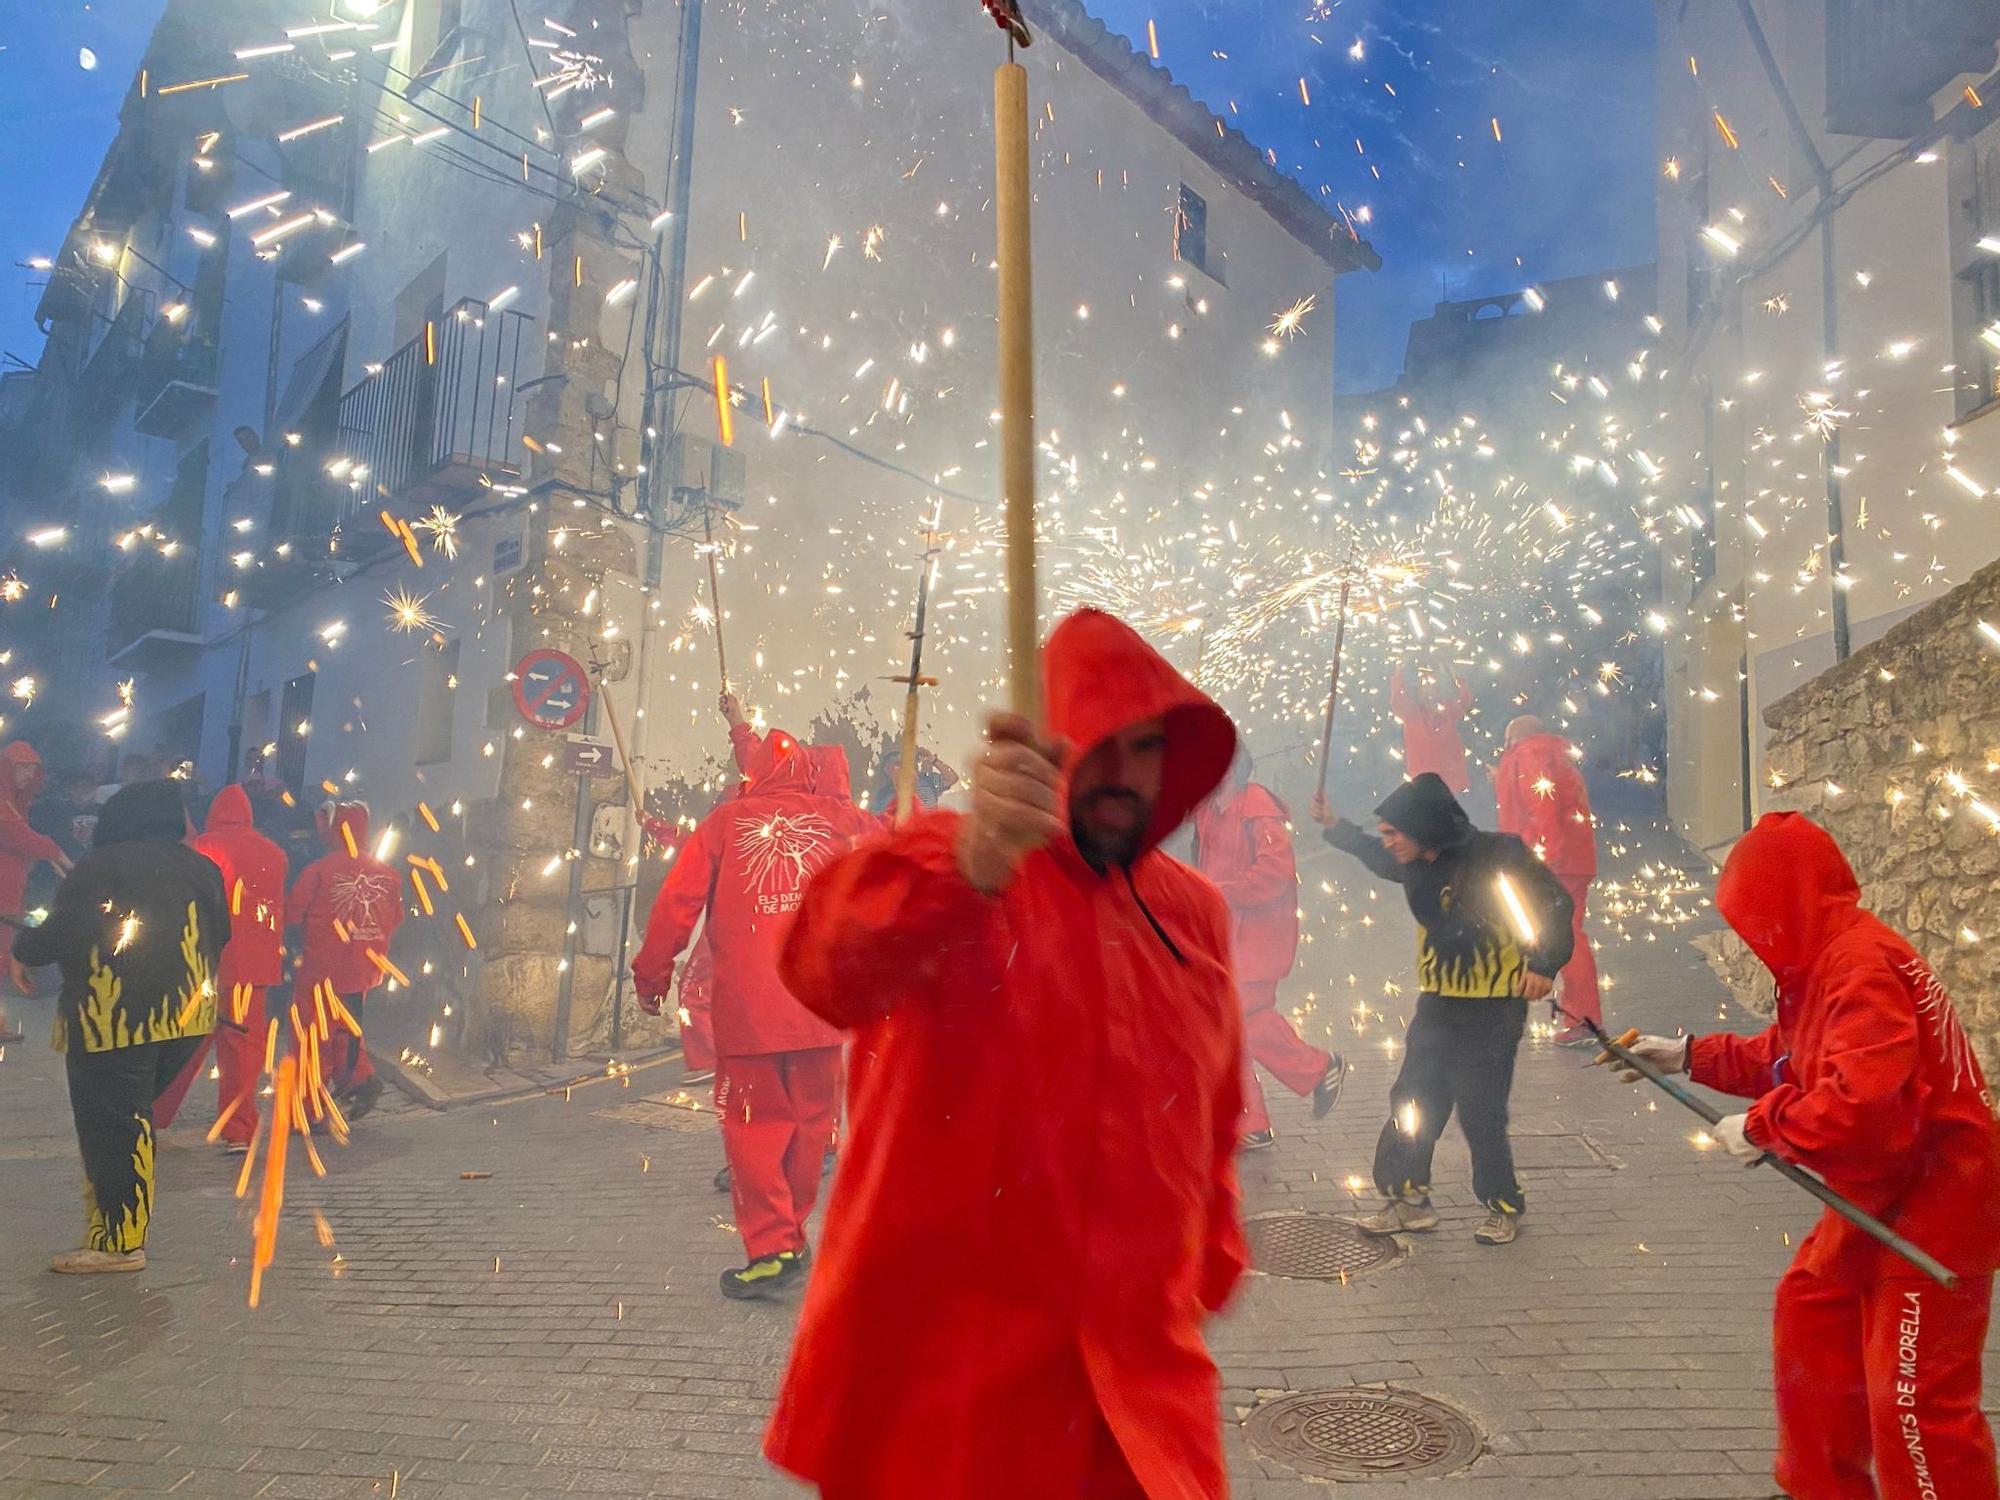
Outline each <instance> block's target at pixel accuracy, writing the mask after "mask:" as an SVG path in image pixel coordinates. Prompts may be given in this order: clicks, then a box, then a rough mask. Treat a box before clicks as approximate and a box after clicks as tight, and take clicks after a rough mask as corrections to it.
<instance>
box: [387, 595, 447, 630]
mask: <svg viewBox="0 0 2000 1500" xmlns="http://www.w3.org/2000/svg"><path fill="white" fill-rule="evenodd" d="M429 598H430V595H428V594H412V593H410V592H409V591H408V590H407V589H403V588H398V589H396V590H395V591H394V592H392V593H387V594H384V595H383V596H382V603H383V604H384V605H386V606H387V607H388V610H389V625H390V627H391V628H392V629H395V630H400V631H418V630H435V629H437V626H438V619H437V616H436V615H433V614H432V613H431V612H430V611H429V610H427V609H425V608H424V604H425V602H426V601H427V600H428V599H429Z"/></svg>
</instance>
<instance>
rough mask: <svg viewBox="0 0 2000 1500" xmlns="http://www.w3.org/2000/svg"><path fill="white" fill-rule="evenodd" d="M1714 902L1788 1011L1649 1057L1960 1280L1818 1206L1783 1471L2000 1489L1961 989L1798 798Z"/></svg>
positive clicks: (1988, 1198)
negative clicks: (1986, 1366)
mask: <svg viewBox="0 0 2000 1500" xmlns="http://www.w3.org/2000/svg"><path fill="white" fill-rule="evenodd" d="M1715 905H1716V909H1717V910H1718V911H1720V912H1721V913H1722V915H1723V917H1724V918H1725V919H1726V920H1727V921H1728V923H1729V925H1730V926H1731V927H1733V928H1735V929H1736V931H1737V933H1738V934H1739V935H1740V936H1741V937H1742V939H1743V941H1744V942H1746V943H1748V944H1749V945H1750V947H1751V949H1752V951H1754V952H1755V953H1756V955H1757V956H1758V958H1760V959H1762V960H1763V962H1764V965H1765V967H1766V968H1768V969H1769V970H1770V971H1771V977H1772V978H1773V979H1775V980H1776V981H1777V986H1778V997H1777V999H1778V1018H1777V1022H1776V1024H1774V1025H1772V1026H1771V1027H1769V1028H1768V1029H1766V1030H1765V1031H1763V1032H1761V1033H1759V1034H1758V1035H1756V1036H1754V1037H1742V1036H1737V1035H1734V1034H1733V1033H1729V1032H1717V1033H1714V1034H1712V1035H1709V1036H1701V1037H1657V1036H1648V1037H1641V1038H1639V1040H1638V1041H1637V1042H1635V1043H1633V1044H1632V1050H1633V1051H1634V1052H1637V1053H1638V1054H1639V1055H1640V1056H1642V1057H1644V1058H1646V1059H1647V1060H1648V1061H1649V1062H1651V1063H1653V1064H1654V1065H1655V1066H1657V1067H1659V1068H1660V1069H1661V1070H1662V1071H1666V1072H1681V1071H1685V1072H1687V1073H1688V1074H1690V1075H1691V1076H1692V1077H1693V1079H1694V1081H1695V1082H1696V1083H1701V1084H1706V1085H1708V1086H1709V1087H1710V1088H1714V1089H1719V1090H1721V1091H1722V1092H1723V1093H1725V1094H1734V1095H1736V1096H1738V1097H1739V1098H1744V1099H1751V1100H1754V1101H1755V1102H1754V1103H1753V1104H1751V1105H1750V1106H1749V1108H1748V1109H1747V1110H1745V1111H1744V1112H1743V1113H1741V1114H1735V1115H1730V1116H1728V1117H1727V1118H1725V1119H1724V1120H1723V1121H1722V1122H1721V1123H1720V1124H1719V1125H1717V1126H1716V1127H1715V1131H1714V1135H1715V1138H1716V1140H1717V1141H1718V1142H1720V1143H1721V1145H1722V1146H1723V1147H1724V1148H1725V1149H1727V1150H1728V1152H1729V1153H1730V1154H1731V1155H1732V1156H1734V1157H1736V1158H1737V1159H1738V1160H1739V1161H1742V1162H1744V1163H1745V1164H1746V1165H1753V1166H1754V1165H1755V1164H1756V1163H1757V1162H1758V1161H1759V1160H1761V1159H1762V1158H1763V1156H1764V1155H1765V1154H1766V1153H1768V1154H1770V1155H1772V1156H1777V1157H1781V1158H1783V1159H1784V1160H1786V1161H1791V1162H1796V1163H1798V1165H1800V1166H1802V1167H1805V1168H1806V1169H1807V1170H1809V1171H1811V1172H1813V1173H1815V1174H1816V1175H1818V1176H1820V1177H1822V1178H1824V1179H1825V1180H1826V1183H1827V1185H1828V1186H1829V1187H1831V1188H1833V1189H1835V1190H1836V1191H1837V1192H1839V1193H1841V1194H1842V1195H1844V1196H1845V1197H1847V1198H1848V1199H1850V1200H1851V1201H1853V1202H1854V1203H1856V1204H1858V1205H1859V1206H1860V1207H1862V1208H1864V1209H1866V1210H1867V1211H1868V1212H1869V1213H1872V1214H1874V1215H1875V1216H1876V1217H1877V1218H1880V1219H1884V1220H1886V1221H1887V1222H1888V1224H1889V1225H1890V1227H1891V1228H1893V1229H1895V1230H1896V1232H1897V1233H1899V1234H1901V1235H1902V1236H1904V1237H1905V1238H1906V1239H1908V1240H1910V1241H1911V1242H1912V1243H1913V1244H1915V1245H1917V1246H1918V1247H1920V1248H1921V1249H1924V1250H1927V1251H1929V1252H1930V1253H1931V1254H1932V1255H1933V1256H1935V1257H1936V1258H1937V1259H1938V1260H1940V1261H1942V1262H1943V1263H1944V1264H1945V1265H1946V1266H1947V1267H1949V1268H1950V1269H1951V1270H1953V1271H1955V1272H1956V1273H1957V1274H1958V1276H1959V1284H1958V1285H1957V1286H1956V1287H1954V1288H1946V1287H1942V1286H1939V1285H1938V1284H1937V1283H1936V1282H1934V1281H1932V1280H1931V1279H1930V1278H1929V1277H1927V1276H1926V1275H1924V1273H1923V1272H1921V1271H1919V1270H1917V1269H1916V1268H1915V1267H1913V1266H1911V1265H1909V1264H1907V1263H1905V1262H1904V1261H1903V1260H1901V1259H1900V1258H1899V1257H1897V1256H1896V1255H1895V1254H1894V1253H1893V1252H1892V1251H1890V1250H1887V1249H1885V1248H1883V1247H1882V1246H1881V1245H1878V1244H1877V1243H1876V1242H1875V1241H1874V1240H1872V1239H1870V1238H1868V1237H1867V1236H1866V1235H1864V1234H1862V1233H1861V1231H1859V1230H1858V1229H1856V1228H1854V1226H1853V1225H1851V1224H1849V1223H1848V1222H1847V1221H1846V1220H1845V1219H1843V1218H1841V1217H1839V1216H1838V1215H1837V1214H1835V1213H1834V1212H1833V1211H1832V1210H1831V1209H1828V1210H1827V1211H1826V1212H1825V1213H1824V1214H1823V1215H1822V1216H1821V1218H1820V1221H1819V1223H1818V1225H1817V1226H1815V1227H1814V1229H1813V1231H1812V1233H1811V1234H1809V1235H1808V1236H1807V1237H1806V1239H1805V1241H1804V1243H1802V1244H1801V1245H1800V1246H1799V1249H1798V1253H1797V1254H1796V1255H1795V1256H1794V1257H1793V1258H1792V1267H1791V1269H1790V1270H1789V1271H1787V1272H1786V1273H1785V1277H1784V1279H1783V1280H1782V1281H1780V1282H1779V1283H1778V1297H1777V1309H1776V1315H1775V1319H1776V1329H1775V1337H1774V1340H1773V1343H1774V1348H1773V1351H1772V1352H1773V1356H1774V1358H1775V1362H1776V1365H1777V1403H1778V1461H1777V1467H1776V1471H1775V1472H1776V1477H1777V1481H1778V1483H1779V1485H1780V1486H1781V1487H1782V1488H1783V1489H1784V1490H1785V1491H1786V1492H1787V1493H1789V1494H1790V1495H1792V1496H1794V1497H1795V1500H1877V1497H1878V1496H1879V1497H1880V1500H1944V1497H1946V1496H1949V1497H1951V1500H1995V1497H1996V1496H2000V1481H1996V1478H1995V1472H1996V1471H1995V1467H1994V1446H1993V1432H1992V1429H1991V1428H1990V1427H1989V1426H1988V1425H1987V1421H1986V1417H1985V1415H1984V1413H1983V1412H1982V1411H1981V1409H1980V1375H1981V1372H1980V1354H1981V1350H1982V1348H1983V1346H1984V1344H1985V1341H1986V1322H1987V1314H1988V1312H1989V1310H1990V1304H1991V1302H1992V1298H1993V1272H1994V1270H1995V1268H1996V1267H2000V1130H1996V1126H1995V1123H1994V1118H1993V1102H1992V1098H1991V1096H1990V1095H1989V1094H1988V1092H1987V1088H1986V1079H1985V1077H1984V1075H1983V1074H1982V1073H1981V1072H1980V1069H1979V1063H1978V1060H1977V1059H1976V1058H1975V1057H1974V1056H1973V1053H1972V1044H1971V1042H1970V1040H1969V1039H1968V1038H1967V1037H1966V1034H1965V1031H1964V1029H1963V1028H1962V1027H1961V1026H1960V1025H1959V1021H1958V1013H1957V1012H1956V1011H1955V1010H1954V1009H1953V1008H1952V1003H1951V997H1950V996H1948V995H1947V994H1946V993H1945V992H1944V987H1943V986H1942V985H1940V984H1939V983H1938V981H1937V977H1936V976H1935V975H1934V974H1932V973H1931V971H1930V969H1929V968H1928V967H1927V966H1926V965H1925V963H1924V961H1923V960H1922V959H1921V958H1919V957H1918V956H1917V953H1916V950H1915V949H1914V948H1912V947H1911V946H1910V945H1909V944H1908V943H1907V942H1905V941H1904V940H1903V939H1902V937H1901V936H1900V935H1898V934H1897V933H1896V932H1894V931H1893V930H1891V929H1890V928H1889V927H1888V926H1886V925H1885V924H1884V923H1882V922H1881V921H1880V920H1879V919H1877V918H1876V917H1875V915H1874V914H1873V913H1872V912H1869V911H1867V910H1865V909H1864V908H1863V907H1862V905H1861V888H1860V885H1859V884H1858V883H1857V882H1856V880H1855V878H1854V872H1853V870H1851V869H1850V868H1848V864H1847V860H1846V859H1845V858H1844V857H1843V856H1842V854H1841V852H1840V846H1839V845H1838V844H1836V843H1834V841H1833V839H1832V837H1831V836H1830V835H1829V834H1827V833H1826V831H1825V830H1824V829H1821V828H1820V827H1818V826H1817V825H1816V824H1814V823H1812V822H1810V821H1808V820H1807V819H1806V818H1805V817H1803V816H1802V815H1800V814H1798V813H1790V812H1786V813H1768V814H1766V815H1765V816H1764V817H1763V818H1761V819H1760V820H1759V821H1758V823H1757V826H1756V827H1755V828H1753V829H1751V830H1750V832H1748V833H1747V834H1745V835H1744V836H1743V838H1742V840H1741V841H1740V842H1739V843H1738V844H1737V845H1736V847H1735V848H1734V849H1733V850H1731V851H1730V855H1729V860H1728V863H1726V864H1725V865H1724V866H1723V868H1722V876H1721V879H1720V880H1719V881H1718V882H1717V884H1716V888H1715ZM1599 1060H1600V1061H1602V1060H1603V1059H1602V1058H1600V1059H1599ZM1626 1076H1628V1077H1634V1078H1636V1077H1637V1076H1638V1075H1637V1073H1636V1072H1635V1073H1630V1074H1628V1075H1626ZM1871 1463H1872V1466H1873V1470H1874V1473H1873V1477H1872V1478H1871V1477H1870V1472H1869V1471H1870V1466H1871Z"/></svg>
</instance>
